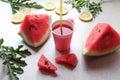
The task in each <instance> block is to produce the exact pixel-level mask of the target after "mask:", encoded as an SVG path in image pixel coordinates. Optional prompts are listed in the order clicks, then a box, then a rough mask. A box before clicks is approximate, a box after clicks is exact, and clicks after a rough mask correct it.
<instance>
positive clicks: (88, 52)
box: [83, 45, 120, 56]
mask: <svg viewBox="0 0 120 80" xmlns="http://www.w3.org/2000/svg"><path fill="white" fill-rule="evenodd" d="M119 48H120V45H118V46H117V47H116V48H114V49H111V50H109V51H106V52H104V53H95V52H90V51H88V50H87V48H85V47H84V48H83V55H85V56H103V55H107V54H111V53H113V52H114V51H116V50H118V49H119Z"/></svg>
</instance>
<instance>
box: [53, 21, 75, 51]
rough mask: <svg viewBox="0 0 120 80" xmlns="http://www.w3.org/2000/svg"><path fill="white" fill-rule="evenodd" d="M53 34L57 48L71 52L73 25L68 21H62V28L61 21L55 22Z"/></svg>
mask: <svg viewBox="0 0 120 80" xmlns="http://www.w3.org/2000/svg"><path fill="white" fill-rule="evenodd" d="M52 34H53V38H54V43H55V47H56V49H57V50H59V51H66V50H69V48H70V44H71V39H72V34H73V24H72V23H71V22H69V21H67V20H62V27H61V26H60V21H59V20H58V21H55V22H54V23H53V24H52Z"/></svg>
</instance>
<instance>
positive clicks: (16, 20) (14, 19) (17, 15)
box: [11, 12, 25, 24]
mask: <svg viewBox="0 0 120 80" xmlns="http://www.w3.org/2000/svg"><path fill="white" fill-rule="evenodd" d="M24 17H25V15H24V14H23V13H20V12H18V13H15V14H13V15H12V17H11V21H12V22H13V23H15V24H19V23H21V22H22V21H23V19H24Z"/></svg>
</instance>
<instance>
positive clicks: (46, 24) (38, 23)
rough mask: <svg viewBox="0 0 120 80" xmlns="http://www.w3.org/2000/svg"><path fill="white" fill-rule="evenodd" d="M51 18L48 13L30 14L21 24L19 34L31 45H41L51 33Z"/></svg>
mask: <svg viewBox="0 0 120 80" xmlns="http://www.w3.org/2000/svg"><path fill="white" fill-rule="evenodd" d="M50 20H51V19H50V16H49V15H48V14H28V15H26V16H25V18H24V20H23V22H22V24H21V26H20V31H19V35H20V36H21V37H22V38H23V40H24V41H25V42H26V43H27V44H28V45H29V46H32V47H38V46H41V45H42V44H43V43H44V42H45V41H46V40H47V39H48V37H49V35H50Z"/></svg>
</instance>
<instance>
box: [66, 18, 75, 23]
mask: <svg viewBox="0 0 120 80" xmlns="http://www.w3.org/2000/svg"><path fill="white" fill-rule="evenodd" d="M67 20H68V21H69V22H71V23H73V24H75V22H74V19H73V18H67Z"/></svg>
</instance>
